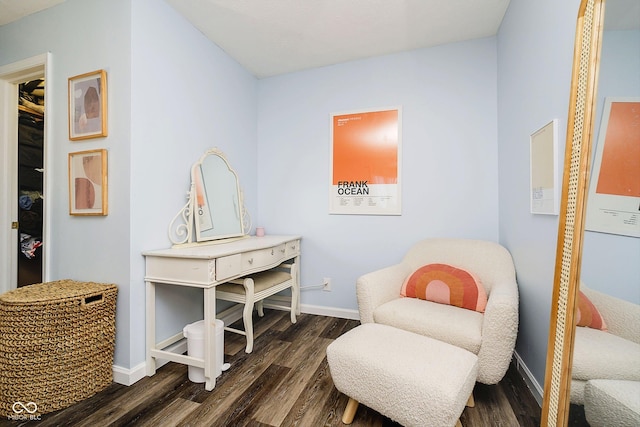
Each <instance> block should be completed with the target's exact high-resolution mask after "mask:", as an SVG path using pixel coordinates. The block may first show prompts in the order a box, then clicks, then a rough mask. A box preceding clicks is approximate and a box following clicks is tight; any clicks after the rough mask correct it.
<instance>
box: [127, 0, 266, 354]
mask: <svg viewBox="0 0 640 427" xmlns="http://www.w3.org/2000/svg"><path fill="white" fill-rule="evenodd" d="M131 4H132V31H131V32H132V38H131V46H132V48H131V51H132V52H131V53H132V59H131V64H132V67H131V86H132V96H131V98H132V106H131V110H132V117H133V120H132V129H131V140H132V141H133V144H132V151H131V170H132V174H131V207H132V209H131V224H132V227H131V235H132V239H131V277H130V282H131V284H132V290H131V295H132V300H135V301H136V304H135V305H132V307H131V334H132V336H134V337H137V338H136V340H135V342H132V354H131V365H132V366H133V365H135V364H136V363H139V362H140V361H141V360H143V359H144V342H143V340H142V339H141V338H142V337H144V310H143V309H142V307H143V306H142V304H143V302H144V281H143V279H144V260H143V257H142V256H141V255H140V253H141V252H142V251H145V250H152V249H159V248H165V247H168V246H170V242H169V240H168V237H167V230H168V225H169V222H170V221H171V219H172V218H173V217H174V215H175V214H176V213H177V212H178V210H179V209H180V208H182V206H183V205H184V204H185V202H186V194H187V191H188V190H189V186H190V171H191V165H192V164H193V163H194V162H195V161H196V160H198V159H199V158H200V156H201V155H202V154H204V152H205V151H206V150H207V149H209V148H212V147H218V148H219V149H221V150H222V151H223V152H224V153H225V154H226V155H227V156H228V159H229V162H230V164H231V166H232V167H233V168H234V169H235V170H236V172H237V173H238V175H239V177H240V180H241V182H240V184H241V186H242V188H243V190H244V196H245V204H246V205H247V209H249V211H250V212H255V211H256V206H257V200H256V191H257V190H256V176H257V170H256V155H257V147H256V144H257V135H256V129H257V84H258V81H257V79H256V78H255V77H253V76H252V75H251V74H250V73H249V72H247V71H246V70H245V69H244V68H242V67H241V66H240V65H239V64H238V63H237V62H235V61H234V60H232V59H231V58H230V57H229V56H228V55H227V54H226V53H224V52H223V51H222V50H221V49H220V48H218V47H217V46H216V45H215V44H213V43H212V42H211V41H209V40H208V39H207V38H206V37H204V35H203V34H202V33H201V32H199V31H198V30H196V29H195V28H194V27H193V26H192V25H191V24H190V23H188V22H187V21H186V20H185V19H184V18H183V17H182V16H181V15H180V14H178V13H177V12H176V11H175V10H174V9H173V8H171V7H170V6H169V5H167V4H166V3H165V2H163V1H161V0H136V1H133V2H131ZM157 292H158V294H157V297H158V302H157V322H158V323H157V335H158V338H159V339H163V338H166V337H168V336H170V335H173V334H175V333H176V332H178V331H181V330H182V327H183V326H184V325H186V324H187V323H190V322H193V321H196V320H199V319H201V318H202V291H201V290H193V289H176V288H175V287H162V286H158V291H157ZM168 313H171V314H170V315H169V314H168Z"/></svg>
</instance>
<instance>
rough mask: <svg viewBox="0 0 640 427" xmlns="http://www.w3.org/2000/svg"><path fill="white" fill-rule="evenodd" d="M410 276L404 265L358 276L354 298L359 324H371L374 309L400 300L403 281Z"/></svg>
mask: <svg viewBox="0 0 640 427" xmlns="http://www.w3.org/2000/svg"><path fill="white" fill-rule="evenodd" d="M409 274H411V268H410V267H409V266H408V265H405V264H395V265H392V266H390V267H386V268H383V269H381V270H376V271H373V272H371V273H367V274H365V275H363V276H360V277H359V278H358V280H357V281H356V296H357V298H358V311H359V312H360V322H361V323H372V322H373V312H374V310H375V309H376V307H378V306H380V305H382V304H384V303H386V302H389V301H391V300H393V299H396V298H400V288H401V287H402V282H403V281H404V279H405V278H406V277H407V276H408V275H409Z"/></svg>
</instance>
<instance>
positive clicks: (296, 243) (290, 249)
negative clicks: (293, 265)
mask: <svg viewBox="0 0 640 427" xmlns="http://www.w3.org/2000/svg"><path fill="white" fill-rule="evenodd" d="M299 254H300V240H292V241H290V242H287V243H285V253H284V255H285V258H287V259H289V258H291V257H294V256H296V255H299Z"/></svg>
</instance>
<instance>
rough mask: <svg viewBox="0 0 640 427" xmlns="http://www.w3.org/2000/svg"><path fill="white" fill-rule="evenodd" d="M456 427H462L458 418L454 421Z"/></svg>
mask: <svg viewBox="0 0 640 427" xmlns="http://www.w3.org/2000/svg"><path fill="white" fill-rule="evenodd" d="M456 427H462V423H461V422H460V418H458V421H456Z"/></svg>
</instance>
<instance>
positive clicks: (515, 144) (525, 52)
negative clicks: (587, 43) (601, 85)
mask: <svg viewBox="0 0 640 427" xmlns="http://www.w3.org/2000/svg"><path fill="white" fill-rule="evenodd" d="M579 4H580V1H579V0H570V1H562V2H558V1H555V0H540V1H535V2H533V1H528V0H511V3H510V4H509V8H508V10H507V13H506V15H505V17H504V20H503V22H502V25H501V27H500V31H499V33H498V151H499V175H500V179H499V186H500V241H501V243H502V244H504V245H505V246H506V247H507V248H508V249H509V250H510V251H511V254H512V255H513V258H514V261H515V265H516V273H517V278H518V285H519V287H520V288H519V289H520V330H519V336H518V341H517V344H516V350H517V352H518V354H519V355H520V357H521V358H522V359H523V360H524V362H525V364H526V365H527V367H528V368H529V370H530V371H531V372H532V373H533V375H534V376H535V378H536V380H537V381H538V382H539V384H540V385H542V384H544V373H545V362H546V352H547V338H548V332H549V320H550V307H551V295H552V289H553V275H554V266H555V253H556V243H557V234H558V216H555V215H532V214H531V213H530V206H529V190H528V189H529V138H530V135H531V134H532V133H533V132H534V131H536V130H537V129H540V128H541V127H542V126H544V125H545V124H547V123H549V122H550V121H551V120H553V119H558V124H559V126H558V139H559V141H558V142H559V144H558V145H559V150H558V156H559V160H560V161H559V166H558V167H559V171H558V172H559V174H560V175H559V176H562V173H561V170H562V167H563V159H564V147H565V135H566V128H567V114H568V109H569V89H570V84H571V68H572V59H573V44H574V39H575V26H576V19H577V16H578V6H579Z"/></svg>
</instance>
